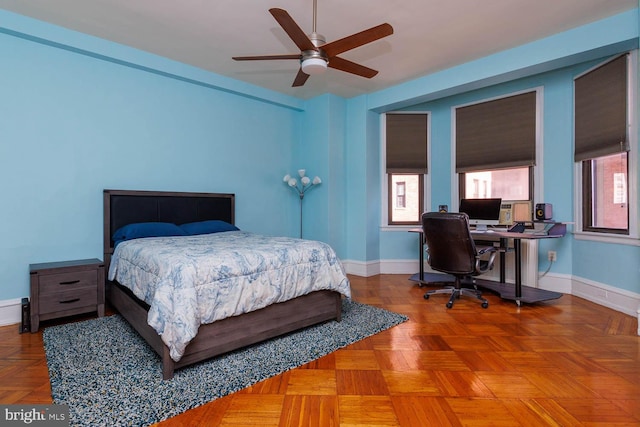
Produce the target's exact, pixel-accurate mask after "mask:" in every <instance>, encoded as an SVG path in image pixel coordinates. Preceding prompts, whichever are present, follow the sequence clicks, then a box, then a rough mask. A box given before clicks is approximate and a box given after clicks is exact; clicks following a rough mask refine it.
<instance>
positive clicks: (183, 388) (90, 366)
mask: <svg viewBox="0 0 640 427" xmlns="http://www.w3.org/2000/svg"><path fill="white" fill-rule="evenodd" d="M406 320H407V317H406V316H403V315H400V314H397V313H392V312H389V311H386V310H383V309H380V308H376V307H372V306H369V305H365V304H360V303H357V302H355V301H348V300H343V312H342V321H340V322H335V321H331V322H326V323H323V324H320V325H316V326H312V327H309V328H306V329H303V330H301V331H298V332H294V333H291V334H289V335H286V336H283V337H279V338H274V339H271V340H269V341H266V342H263V343H260V344H256V345H253V346H250V347H246V348H244V349H242V350H238V351H235V352H232V353H228V354H226V355H223V356H219V357H217V358H214V359H211V360H210V361H207V362H202V363H199V364H197V365H194V366H191V367H187V368H183V369H180V370H177V371H176V373H175V376H174V378H173V379H171V380H167V381H163V380H162V374H161V372H162V368H161V361H160V358H159V356H157V354H156V353H155V352H154V351H153V349H151V347H149V346H148V345H147V343H146V342H144V340H143V339H142V338H141V337H140V336H139V335H138V334H137V332H136V331H135V330H133V329H132V328H131V327H130V326H129V324H128V323H127V322H126V321H125V320H124V319H123V318H122V317H120V316H119V315H114V316H108V317H103V318H98V319H92V320H87V321H83V322H78V323H69V324H65V325H60V326H52V327H50V328H46V329H45V330H44V332H43V337H44V349H45V353H46V356H47V364H48V367H49V377H50V379H51V393H52V395H53V402H54V403H56V404H67V405H69V412H70V418H71V425H77V426H145V425H149V424H153V423H155V422H158V421H162V420H165V419H167V418H170V417H172V416H175V415H177V414H179V413H181V412H184V411H186V410H187V409H191V408H194V407H196V406H199V405H202V404H204V403H206V402H209V401H211V400H214V399H216V398H219V397H222V396H225V395H227V394H230V393H233V392H236V391H238V390H241V389H243V388H246V387H248V386H250V385H252V384H255V383H257V382H259V381H262V380H264V379H266V378H269V377H272V376H275V375H277V374H280V373H282V372H284V371H287V370H290V369H293V368H295V367H297V366H301V365H303V364H305V363H307V362H310V361H313V360H316V359H318V358H320V357H322V356H324V355H327V354H329V353H331V352H333V351H335V350H337V349H339V348H341V347H345V346H347V345H349V344H352V343H354V342H356V341H359V340H361V339H363V338H366V337H368V336H371V335H374V334H376V333H378V332H381V331H383V330H385V329H388V328H390V327H392V326H395V325H397V324H400V323H402V322H404V321H406Z"/></svg>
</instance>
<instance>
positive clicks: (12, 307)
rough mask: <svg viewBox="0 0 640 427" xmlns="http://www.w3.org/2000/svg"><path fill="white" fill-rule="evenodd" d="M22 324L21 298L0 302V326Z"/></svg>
mask: <svg viewBox="0 0 640 427" xmlns="http://www.w3.org/2000/svg"><path fill="white" fill-rule="evenodd" d="M20 322H22V298H18V299H10V300H4V301H0V326H6V325H13V324H14V323H20Z"/></svg>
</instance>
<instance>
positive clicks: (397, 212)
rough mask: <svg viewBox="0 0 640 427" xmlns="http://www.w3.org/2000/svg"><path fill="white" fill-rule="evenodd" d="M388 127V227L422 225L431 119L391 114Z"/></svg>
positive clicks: (415, 115) (423, 116) (386, 146)
mask: <svg viewBox="0 0 640 427" xmlns="http://www.w3.org/2000/svg"><path fill="white" fill-rule="evenodd" d="M385 126H386V133H385V148H386V150H385V154H386V173H387V178H388V180H387V186H386V187H387V193H388V194H387V206H388V213H387V215H388V224H389V225H417V224H420V217H421V215H422V212H423V211H424V180H425V175H426V173H427V135H428V132H427V130H428V115H427V114H424V113H389V114H386V116H385Z"/></svg>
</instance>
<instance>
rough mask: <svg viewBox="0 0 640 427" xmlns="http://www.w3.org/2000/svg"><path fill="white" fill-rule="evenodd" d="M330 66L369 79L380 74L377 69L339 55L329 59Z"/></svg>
mask: <svg viewBox="0 0 640 427" xmlns="http://www.w3.org/2000/svg"><path fill="white" fill-rule="evenodd" d="M329 67H330V68H334V69H336V70H340V71H345V72H347V73H351V74H356V75H358V76H361V77H366V78H368V79H370V78H371V77H373V76H375V75H376V74H378V72H377V71H376V70H373V69H371V68H368V67H365V66H364V65H360V64H356V63H355V62H351V61H349V60H347V59H344V58H340V57H338V56H334V57H333V58H331V59H330V60H329Z"/></svg>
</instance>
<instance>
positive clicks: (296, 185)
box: [283, 169, 322, 239]
mask: <svg viewBox="0 0 640 427" xmlns="http://www.w3.org/2000/svg"><path fill="white" fill-rule="evenodd" d="M298 175H299V176H300V182H298V180H297V179H296V178H294V177H292V176H291V175H289V174H286V175H285V176H284V179H283V181H284V182H285V184H287V185H288V186H289V187H290V188H291V189H292V190H293V191H295V192H296V193H297V194H298V197H300V238H301V239H302V200H303V199H304V194H305V193H306V192H307V191H309V190H311V189H312V188H313V187H315V186H316V185H320V184H322V180H321V179H320V177H318V176H316V177H314V178H313V181H312V180H311V179H310V178H309V177H308V176H306V170H304V169H299V170H298Z"/></svg>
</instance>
